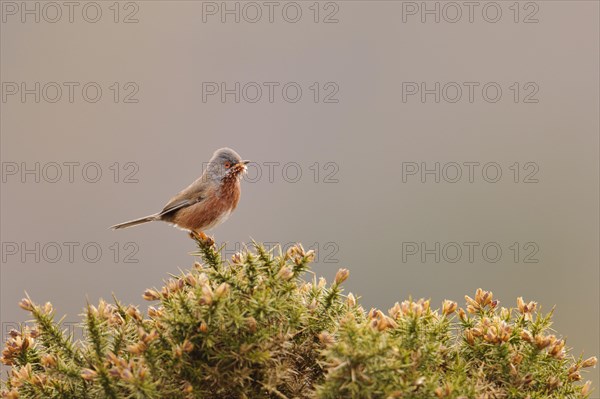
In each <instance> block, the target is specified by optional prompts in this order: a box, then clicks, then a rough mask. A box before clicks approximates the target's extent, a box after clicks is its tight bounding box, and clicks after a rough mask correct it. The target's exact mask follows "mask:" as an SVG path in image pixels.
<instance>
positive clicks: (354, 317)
mask: <svg viewBox="0 0 600 399" xmlns="http://www.w3.org/2000/svg"><path fill="white" fill-rule="evenodd" d="M253 247H254V248H253V249H252V250H246V251H244V252H243V253H240V254H236V255H234V256H233V257H232V258H231V259H230V260H228V261H223V260H222V259H221V256H220V252H219V249H218V248H216V247H215V246H214V244H213V243H212V242H208V241H198V248H199V251H198V253H197V254H196V255H199V256H202V258H203V260H204V264H200V263H196V264H195V265H194V267H193V268H192V270H190V271H187V272H185V273H183V274H181V275H178V276H173V277H172V278H170V279H169V280H168V281H166V283H165V285H164V286H163V287H162V288H160V289H149V290H146V292H144V294H143V297H144V299H146V300H148V301H152V302H155V303H154V306H151V307H149V309H148V312H147V315H143V314H142V313H141V312H140V311H139V310H138V308H137V307H135V306H132V305H127V306H126V305H123V304H121V303H120V302H118V301H116V300H115V302H114V304H109V303H106V302H104V301H102V300H101V301H100V303H99V304H98V305H97V306H92V305H88V306H87V307H86V309H85V315H84V320H83V327H84V329H85V338H84V339H83V340H82V341H77V342H75V341H74V339H73V337H72V336H69V335H67V334H65V333H63V332H62V331H61V328H60V321H58V322H56V321H55V317H54V315H55V312H54V310H53V308H52V305H51V304H49V303H47V304H45V305H37V304H35V303H33V302H32V301H31V299H29V298H25V299H23V300H22V301H21V302H20V304H19V305H20V306H21V307H22V308H23V309H25V310H26V311H28V312H30V313H31V315H32V316H33V319H34V324H33V326H32V327H31V328H24V329H23V330H22V331H12V332H11V333H10V337H9V338H8V341H7V343H6V346H5V349H4V351H3V352H2V362H3V363H4V364H5V365H9V366H10V367H11V369H10V372H9V374H8V378H7V379H6V381H4V382H3V391H2V397H4V398H217V399H228V398H289V399H292V398H321V399H329V398H331V399H339V398H357V399H366V398H382V399H391V398H531V399H535V398H585V397H588V396H589V394H590V391H591V389H590V383H589V382H587V383H585V384H583V383H582V382H580V380H581V379H582V377H581V371H582V369H584V368H586V367H593V366H595V365H596V358H595V357H591V358H588V359H586V360H584V359H583V358H577V359H576V358H574V357H573V356H571V355H569V354H568V351H567V349H566V348H565V341H564V340H563V339H560V338H557V337H556V336H555V335H553V334H551V332H550V325H551V314H546V315H543V314H541V313H539V309H538V308H537V304H536V303H535V302H527V303H526V302H524V301H523V300H522V299H521V298H519V299H518V300H517V303H516V307H515V308H504V307H502V308H501V307H499V303H498V301H497V300H495V299H494V298H493V295H492V293H491V292H486V291H483V290H481V289H479V290H477V292H476V294H475V296H474V298H471V297H469V296H466V297H465V298H466V307H465V309H463V308H458V305H457V303H456V302H453V301H448V300H446V301H444V302H443V303H442V305H441V308H440V309H438V310H434V309H432V308H431V307H430V302H429V301H428V300H423V299H420V300H417V301H415V300H411V299H409V300H406V301H404V302H401V303H396V304H395V305H394V307H392V308H391V309H390V310H389V311H388V312H387V313H383V312H382V311H380V310H377V309H371V310H370V311H369V312H366V311H365V310H364V309H363V308H362V307H361V306H360V305H359V304H357V302H356V299H355V297H354V296H353V295H352V294H348V295H344V294H343V292H342V288H341V284H342V283H343V282H344V281H345V280H346V278H347V277H348V271H347V270H346V269H340V270H339V271H338V272H337V274H336V276H335V280H334V281H333V282H332V283H331V284H327V282H326V281H325V280H324V279H323V278H320V279H318V280H317V279H316V277H313V278H312V282H306V281H305V280H304V279H303V277H305V274H306V273H307V272H309V264H310V262H311V261H312V260H313V258H314V253H313V252H312V251H304V249H303V248H302V246H300V245H297V246H294V247H292V248H290V249H289V250H288V251H287V252H286V253H279V254H278V255H274V254H273V253H272V252H273V251H267V250H266V249H265V248H264V247H263V246H261V245H258V244H254V246H253ZM313 276H314V275H313Z"/></svg>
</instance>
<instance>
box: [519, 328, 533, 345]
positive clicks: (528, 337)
mask: <svg viewBox="0 0 600 399" xmlns="http://www.w3.org/2000/svg"><path fill="white" fill-rule="evenodd" d="M521 339H522V340H523V341H526V342H533V335H531V333H530V332H529V331H527V330H523V331H521Z"/></svg>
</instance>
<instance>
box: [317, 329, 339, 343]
mask: <svg viewBox="0 0 600 399" xmlns="http://www.w3.org/2000/svg"><path fill="white" fill-rule="evenodd" d="M318 337H319V341H320V342H321V343H322V344H323V345H325V346H328V345H331V344H333V343H335V338H334V337H333V335H331V334H330V333H328V332H327V331H323V332H321V333H320V334H319V335H318Z"/></svg>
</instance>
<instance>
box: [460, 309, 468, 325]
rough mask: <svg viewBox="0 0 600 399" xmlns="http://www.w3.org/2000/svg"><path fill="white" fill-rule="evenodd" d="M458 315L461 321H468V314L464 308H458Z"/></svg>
mask: <svg viewBox="0 0 600 399" xmlns="http://www.w3.org/2000/svg"><path fill="white" fill-rule="evenodd" d="M458 317H459V318H460V320H461V321H463V322H466V321H467V320H468V318H467V314H466V313H465V310H464V309H463V308H460V309H458Z"/></svg>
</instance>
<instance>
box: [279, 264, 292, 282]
mask: <svg viewBox="0 0 600 399" xmlns="http://www.w3.org/2000/svg"><path fill="white" fill-rule="evenodd" d="M292 277H294V271H293V270H292V268H291V267H289V266H283V267H282V268H281V269H279V272H278V273H277V278H280V279H282V280H284V281H287V280H289V279H291V278H292Z"/></svg>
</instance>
